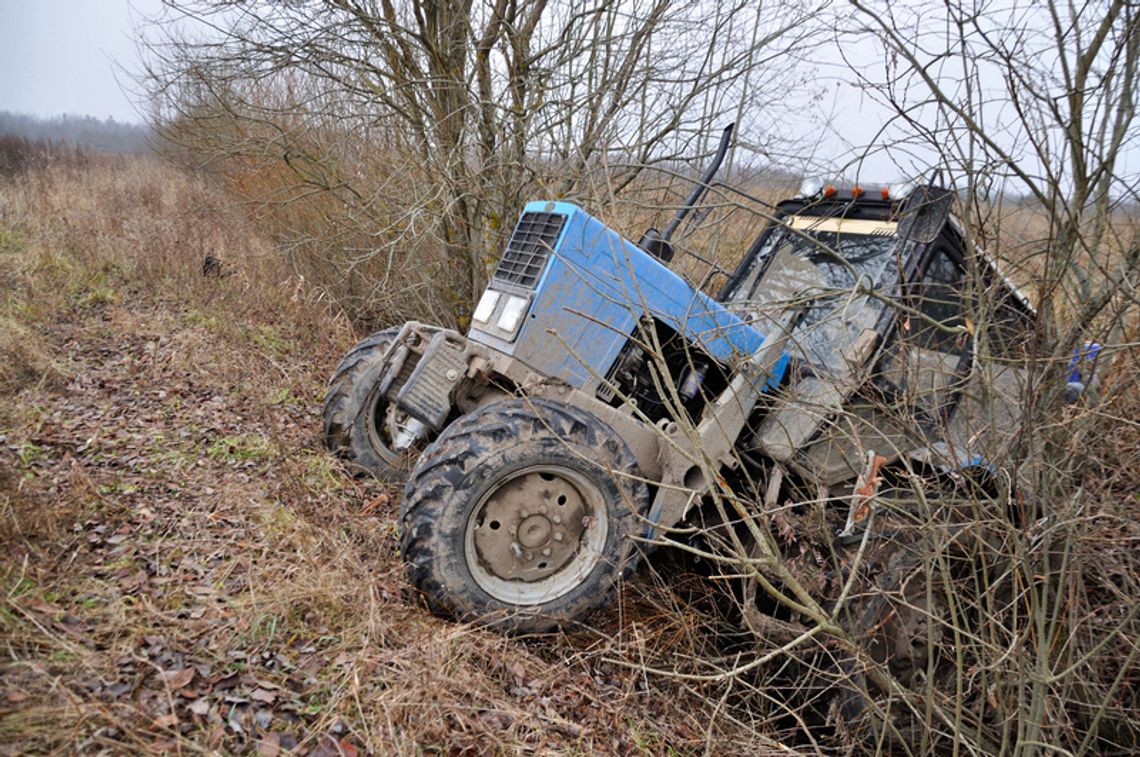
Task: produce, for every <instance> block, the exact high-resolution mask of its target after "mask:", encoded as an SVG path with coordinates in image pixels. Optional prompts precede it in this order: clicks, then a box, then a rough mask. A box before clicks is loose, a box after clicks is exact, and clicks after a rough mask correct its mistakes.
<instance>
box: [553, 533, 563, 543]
mask: <svg viewBox="0 0 1140 757" xmlns="http://www.w3.org/2000/svg"><path fill="white" fill-rule="evenodd" d="M554 541H562V532H561V531H559V532H558V533H556V534H555V535H554Z"/></svg>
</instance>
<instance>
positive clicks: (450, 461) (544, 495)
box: [400, 399, 649, 633]
mask: <svg viewBox="0 0 1140 757" xmlns="http://www.w3.org/2000/svg"><path fill="white" fill-rule="evenodd" d="M648 502H649V492H648V488H647V487H646V485H645V483H644V481H643V480H642V476H641V474H640V471H639V470H638V467H637V463H636V461H635V460H634V457H633V453H632V452H631V451H630V450H629V448H628V447H627V446H626V444H625V442H623V441H622V439H621V438H620V437H618V435H617V434H616V433H614V431H613V430H612V429H611V428H610V427H609V426H607V425H606V424H604V423H603V422H602V421H600V420H598V419H597V418H595V417H594V416H593V415H591V414H589V413H587V412H585V411H583V410H579V409H577V408H574V407H571V406H570V405H567V404H564V403H561V402H556V401H552V400H545V399H513V400H506V401H502V402H496V403H494V404H492V405H488V406H487V407H485V408H483V409H481V410H479V411H477V412H475V413H473V414H471V415H469V416H466V417H464V418H461V419H459V420H458V421H456V422H455V423H454V424H452V425H451V426H450V427H449V428H448V429H447V430H446V431H444V433H443V434H442V435H441V436H440V437H439V439H438V440H436V442H435V443H434V444H432V445H431V446H430V447H429V448H428V449H427V450H426V451H425V452H424V455H423V457H422V458H421V459H420V462H419V464H418V465H417V466H416V468H415V470H414V471H413V473H412V476H411V478H410V479H409V480H408V483H407V486H406V488H405V490H404V500H403V503H402V505H401V511H400V516H401V526H402V536H401V548H402V551H403V555H404V560H405V561H406V563H407V569H408V575H409V577H410V578H411V581H412V583H413V584H414V585H415V587H416V589H418V590H419V592H420V593H421V594H422V595H423V596H424V597H425V598H426V599H427V602H428V605H429V606H430V607H431V609H432V611H433V612H435V613H437V614H441V615H445V616H449V617H453V618H456V619H459V620H472V621H476V622H479V623H482V624H486V625H500V626H501V627H504V628H506V629H508V630H510V631H513V632H520V633H532V632H542V631H547V630H550V629H553V628H556V627H558V626H560V625H563V624H566V623H569V622H572V621H577V620H581V619H582V618H584V617H585V616H586V615H587V614H589V613H590V612H592V611H594V610H596V609H598V608H599V607H602V606H603V605H605V604H606V603H608V602H609V599H610V596H611V595H612V594H613V592H614V590H615V588H616V587H617V585H618V583H619V582H620V581H621V580H622V579H623V578H624V577H626V576H628V575H629V574H630V573H631V572H632V571H633V569H634V567H635V565H636V563H637V560H638V557H639V551H638V549H637V545H636V544H635V543H634V541H633V537H636V536H637V535H638V534H640V533H642V532H643V531H644V525H643V523H642V520H641V518H642V516H643V514H644V512H645V510H646V508H647V506H648Z"/></svg>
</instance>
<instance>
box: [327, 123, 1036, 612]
mask: <svg viewBox="0 0 1140 757" xmlns="http://www.w3.org/2000/svg"><path fill="white" fill-rule="evenodd" d="M731 128H732V127H731V126H730V127H729V128H728V129H726V130H725V133H724V136H723V139H722V141H721V144H720V150H719V151H718V153H717V155H716V157H715V159H714V161H713V163H712V165H711V166H710V167H709V169H708V170H707V171H706V172H705V174H704V176H702V177H701V179H700V181H699V182H698V184H697V186H696V187H695V188H694V190H693V192H692V194H691V195H690V197H689V198H688V200H687V201H686V203H685V205H684V206H683V207H682V208H681V209H680V210H679V211H678V212H677V214H676V216H675V217H674V218H673V219H672V221H671V222H670V224H669V225H668V226H667V227H666V228H665V229H664V230H663V231H661V232H657V231H655V230H650V231H648V232H646V233H645V234H643V235H642V236H641V237H640V239H639V240H638V241H637V242H634V241H631V240H630V239H629V238H627V237H625V236H623V235H622V234H621V233H619V232H618V231H615V230H614V229H612V228H610V227H608V226H607V225H606V224H605V223H604V222H603V221H602V220H600V219H599V218H597V217H595V216H593V215H591V214H590V213H589V212H588V211H586V210H585V209H583V208H581V207H578V206H577V205H574V204H571V203H568V202H558V201H551V202H545V201H538V202H531V203H529V204H527V205H526V207H525V208H524V210H523V212H522V215H521V217H520V218H519V220H518V224H517V225H516V226H515V229H514V232H513V234H512V235H511V237H510V241H509V243H508V244H507V246H506V250H505V251H504V252H503V255H502V258H501V260H500V261H499V263H498V266H497V268H496V269H495V271H494V273H493V274H492V276H491V278H490V282H489V284H488V285H487V288H486V290H485V291H484V292H483V293H482V296H481V297H480V298H479V301H478V304H477V305H476V307H475V310H474V313H473V314H472V320H471V327H470V329H469V331H468V333H467V334H461V333H458V332H456V331H453V330H450V329H445V328H440V327H437V326H432V325H428V324H424V323H418V322H408V323H405V324H404V325H403V326H401V327H399V328H392V329H387V330H384V331H380V332H377V333H375V334H373V335H372V336H370V337H368V338H367V339H365V340H364V341H362V342H361V343H360V344H359V345H357V346H356V347H355V348H354V349H353V350H351V351H350V352H349V353H348V354H347V355H346V357H345V358H344V359H343V361H342V363H341V364H340V366H339V367H338V368H337V371H336V373H335V374H334V376H333V379H332V381H331V385H330V389H329V393H328V398H327V400H326V403H325V407H324V417H325V435H326V440H327V443H328V446H329V447H330V448H331V449H332V450H334V451H336V452H337V453H338V454H340V455H341V456H342V457H344V458H345V459H346V460H347V461H349V462H350V463H351V464H354V465H356V466H358V467H359V468H361V469H363V470H366V471H369V472H370V473H372V474H374V475H377V476H379V477H381V478H384V479H388V480H401V479H403V480H406V486H405V489H404V496H403V502H402V506H401V510H400V525H401V529H402V536H401V547H402V551H403V556H404V559H405V561H406V564H407V570H408V574H409V576H410V578H411V581H412V583H413V584H414V585H415V587H416V589H418V590H419V592H420V593H421V594H422V595H423V596H424V597H425V598H426V600H427V602H428V604H429V606H430V607H431V608H432V610H433V611H435V612H437V613H439V614H443V615H446V616H449V617H453V618H457V619H464V620H474V621H477V622H482V623H487V624H497V623H501V624H502V625H503V626H504V627H506V628H508V629H510V630H513V631H516V632H536V631H544V630H548V629H551V628H554V627H557V626H559V625H563V624H566V623H569V622H573V621H576V620H579V619H581V618H583V617H584V616H586V615H587V614H588V613H590V612H591V611H593V610H595V609H597V608H599V607H601V606H603V605H605V604H606V603H607V602H608V601H609V599H610V598H611V596H612V595H613V592H614V590H615V587H616V586H617V585H618V584H619V582H620V581H621V580H622V579H623V577H625V576H628V575H629V574H630V573H631V571H633V569H634V568H635V566H636V564H637V562H638V561H639V560H640V559H641V558H642V557H643V556H644V555H646V554H649V553H650V552H652V550H653V548H654V546H655V545H657V544H660V543H662V542H663V541H665V540H667V539H668V538H669V536H670V534H676V533H678V532H680V531H681V530H683V529H682V527H683V526H687V525H690V524H692V523H694V521H695V519H700V518H706V517H707V507H705V505H706V504H707V503H708V502H709V501H710V500H713V499H716V498H721V499H722V500H723V499H725V498H728V499H730V500H731V502H732V504H733V507H734V508H737V511H738V512H739V508H740V507H742V506H744V507H753V508H768V507H776V506H777V505H778V504H779V503H782V502H784V501H786V497H785V496H784V495H783V494H782V493H781V492H784V491H788V490H790V489H791V488H793V487H796V488H798V489H799V490H800V491H807V492H811V496H810V497H809V499H810V500H811V502H812V508H813V512H816V511H822V512H823V513H825V515H824V517H825V518H826V519H828V521H827V522H828V523H829V525H828V526H827V527H826V528H815V529H811V533H813V534H822V535H821V536H819V537H818V538H820V539H827V540H831V541H832V542H833V543H839V544H844V543H850V542H851V540H852V539H854V540H858V539H859V538H860V534H861V533H863V529H864V526H865V523H866V521H867V515H868V512H869V511H870V510H871V509H872V505H873V504H874V500H875V498H876V497H877V496H878V482H879V481H881V480H882V474H881V472H882V471H884V470H888V469H889V468H890V467H891V466H906V467H907V469H908V470H913V469H914V468H915V466H922V467H923V469H932V470H933V469H938V470H942V471H949V472H950V473H954V472H956V471H961V470H967V469H970V468H971V467H974V468H978V467H982V468H984V467H985V466H986V465H987V462H986V453H987V450H990V449H994V448H995V447H1000V446H1001V445H1002V444H1003V441H1002V438H1001V435H1002V434H1003V433H1005V432H1007V431H1008V430H1009V429H1011V428H1013V426H1014V423H1013V420H1014V416H1013V413H1014V410H1015V408H1016V398H1017V397H1019V396H1020V389H1021V385H1022V382H1024V380H1025V372H1024V370H1022V363H1021V362H1020V361H1022V360H1023V359H1024V354H1025V344H1026V340H1027V339H1028V338H1029V335H1030V334H1031V331H1032V324H1033V321H1034V312H1033V310H1032V308H1031V307H1030V305H1029V304H1028V302H1027V301H1026V299H1025V298H1024V297H1022V296H1021V295H1020V294H1019V293H1018V291H1017V290H1016V289H1015V288H1014V287H1013V286H1012V285H1011V284H1010V283H1009V281H1008V280H1007V279H1005V278H1004V277H1003V276H1002V275H1001V274H1000V273H999V271H998V269H997V268H996V267H995V266H994V265H993V263H992V261H991V260H990V259H989V258H988V257H987V256H986V255H985V254H984V253H983V252H981V251H980V250H978V249H975V248H972V247H969V246H968V245H967V244H966V241H965V235H964V232H963V230H962V228H961V226H960V224H959V223H958V221H957V220H956V218H955V216H954V214H953V199H954V196H953V194H952V193H950V192H948V191H946V190H943V189H939V188H937V187H934V186H917V185H916V186H914V187H912V188H910V189H900V190H894V189H877V190H874V191H870V190H864V189H862V188H859V187H850V188H847V189H837V188H836V187H833V186H826V187H825V186H822V185H820V184H818V183H816V184H813V183H812V182H805V186H804V187H803V189H802V190H801V193H800V195H799V196H798V197H795V198H794V199H790V200H787V201H785V202H781V203H780V204H779V205H778V206H776V207H775V208H774V210H773V211H772V221H771V223H770V224H769V225H768V227H767V228H766V229H765V230H764V231H763V232H762V233H761V234H760V236H759V237H758V238H757V239H756V241H755V242H754V243H753V244H752V245H751V247H750V249H748V251H747V253H746V254H745V255H744V256H743V258H742V259H741V261H740V263H739V265H738V266H737V268H736V269H735V271H733V272H732V273H731V275H730V276H729V277H728V280H727V283H726V284H725V285H724V286H723V288H721V289H720V291H719V292H716V293H707V292H702V291H700V290H699V289H698V288H697V287H694V286H693V285H691V284H690V283H689V282H687V281H686V280H685V278H683V277H682V276H681V275H678V273H676V272H674V271H673V270H671V269H670V267H669V263H670V261H671V259H672V257H673V250H674V247H673V244H672V243H671V238H672V236H673V232H674V231H675V230H676V229H677V228H678V226H679V225H680V224H681V222H682V221H683V220H684V218H685V217H686V214H687V213H688V212H689V211H690V210H691V209H692V208H693V207H694V206H696V205H697V204H698V202H699V201H700V200H701V198H702V196H703V194H704V193H705V192H706V191H707V189H708V188H709V186H710V182H711V181H712V178H713V175H714V174H715V172H716V170H717V168H718V167H719V164H720V162H721V160H722V158H723V156H724V154H725V152H726V150H727V147H728V145H729V140H730V135H731ZM724 191H730V190H729V189H728V188H725V190H724ZM968 276H972V277H981V278H982V279H983V281H982V282H981V285H980V288H981V289H983V290H985V291H987V292H989V293H990V294H991V295H992V296H990V297H989V298H988V299H989V304H988V305H987V307H988V308H990V316H991V317H990V318H989V322H992V323H994V324H997V325H996V326H994V327H991V328H988V329H987V330H986V331H985V333H986V337H985V348H984V350H978V349H975V345H976V341H977V337H978V333H977V331H978V330H977V329H976V328H975V320H977V315H976V313H977V310H978V307H979V306H977V305H976V304H975V303H973V302H972V301H971V299H970V297H969V296H968V294H967V292H968V290H970V289H971V287H969V286H967V277H968ZM978 288H979V287H973V289H978ZM983 353H984V359H983ZM983 382H984V386H985V387H987V388H988V390H987V391H984V392H983V391H980V390H979V391H975V388H977V387H980V386H982V383H983ZM994 387H997V391H993V388H994ZM1003 397H1005V398H1008V401H1006V400H1004V399H1002V398H1003ZM995 398H997V399H995ZM703 527H707V523H703ZM690 530H691V529H690ZM697 530H700V529H697ZM799 538H800V540H807V539H809V535H808V533H807V530H805V533H804V534H803V535H801V536H800V537H799ZM845 540H846V541H845ZM832 546H833V545H832Z"/></svg>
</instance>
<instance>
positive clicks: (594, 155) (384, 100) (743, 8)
mask: <svg viewBox="0 0 1140 757" xmlns="http://www.w3.org/2000/svg"><path fill="white" fill-rule="evenodd" d="M167 7H168V13H167V14H166V16H165V17H164V18H163V19H161V20H159V21H156V22H155V24H154V25H153V26H152V27H150V31H149V32H148V38H147V39H148V42H147V44H148V49H149V53H150V69H149V75H148V78H147V80H146V84H147V87H148V89H149V93H150V95H151V97H152V98H153V99H154V102H155V104H156V108H157V110H156V116H157V118H158V120H159V121H160V122H162V123H164V124H167V125H168V127H169V126H171V125H175V126H177V127H178V128H177V129H171V128H168V130H167V132H168V134H170V135H171V136H172V137H173V138H174V139H176V140H181V141H188V140H194V151H195V153H196V154H199V155H201V154H202V153H203V152H205V153H206V154H207V155H209V156H212V157H214V158H216V159H222V158H224V157H232V156H234V155H242V156H246V157H248V158H250V159H252V160H254V161H257V162H259V164H260V165H263V166H264V165H266V164H268V163H275V164H283V166H282V169H281V170H285V171H287V172H290V173H292V174H293V176H294V184H295V189H296V191H293V192H288V193H286V196H287V198H288V199H289V200H290V201H295V200H296V198H297V196H298V195H304V196H307V195H308V193H311V192H318V193H324V194H327V195H329V196H331V197H332V198H334V199H333V202H335V203H337V204H341V205H343V206H344V207H345V208H346V209H347V210H346V213H347V214H349V215H351V216H353V217H355V218H357V219H359V220H362V221H363V223H364V225H365V227H366V228H367V229H368V230H369V232H370V233H369V234H367V235H366V237H370V240H369V241H370V242H371V243H370V244H360V243H358V244H357V245H356V246H357V247H359V249H356V250H354V251H353V254H352V256H351V258H350V259H351V260H356V261H359V260H362V259H371V258H372V257H373V256H374V255H376V254H381V255H388V254H389V252H390V251H391V250H392V249H393V248H398V247H399V246H400V244H401V243H402V242H404V240H405V238H406V235H407V234H409V233H412V234H416V235H422V233H423V231H425V228H424V224H425V223H427V224H430V230H431V231H432V232H433V233H434V235H435V237H436V238H437V240H438V243H439V244H441V245H443V246H444V247H445V248H446V250H447V260H448V261H450V267H451V269H452V272H449V273H447V274H446V275H445V278H446V279H447V280H448V282H449V283H450V284H451V285H452V286H453V287H455V288H456V289H458V290H459V291H458V294H459V296H458V300H457V301H456V302H454V303H452V305H453V306H455V309H456V310H457V311H458V312H465V310H466V308H467V306H468V305H469V303H470V301H471V297H472V295H473V294H474V293H476V292H477V291H478V290H479V289H480V288H481V286H482V282H483V279H484V277H485V275H486V269H487V266H488V264H489V263H490V262H491V261H492V260H493V258H494V256H495V254H496V253H497V251H498V248H499V244H500V242H501V241H502V239H503V235H504V234H505V233H506V232H507V231H509V228H510V226H511V224H512V222H513V219H514V217H515V216H516V215H517V213H518V210H519V208H520V206H521V204H522V203H523V202H525V201H526V200H527V199H530V198H532V197H541V196H546V197H552V196H553V197H565V196H575V195H581V194H582V193H585V192H589V191H591V187H594V186H598V185H599V184H604V185H606V189H607V191H611V190H613V189H620V188H621V187H623V186H626V185H628V184H629V183H630V182H631V181H633V180H634V179H635V178H636V177H637V175H638V174H639V172H640V171H641V170H642V169H643V168H644V167H645V166H647V165H651V164H654V163H661V162H672V161H677V160H678V159H680V158H682V157H684V158H692V157H700V156H699V153H700V152H701V151H702V150H701V148H703V147H704V140H705V138H706V133H707V132H708V131H710V130H711V125H713V124H715V123H717V122H719V121H723V120H733V119H738V120H742V121H746V122H747V124H748V128H745V129H744V132H745V133H746V134H747V135H750V142H751V144H753V145H756V146H758V147H761V148H762V146H763V144H764V143H765V141H766V139H768V138H769V137H770V127H771V126H772V124H775V123H777V122H778V119H776V118H775V117H774V116H775V112H774V109H775V108H776V106H777V104H778V103H779V101H781V100H785V101H788V100H791V99H794V98H793V94H794V93H789V91H788V88H789V86H790V84H791V83H792V82H793V81H794V79H793V72H794V70H795V69H794V66H793V59H792V58H791V57H789V56H790V55H791V54H792V53H794V52H796V51H799V50H800V49H802V47H803V46H804V45H805V43H806V42H807V41H808V39H809V37H810V34H811V31H810V27H809V26H808V25H806V24H805V22H806V21H807V20H808V19H809V18H810V16H811V14H812V12H813V10H814V9H813V7H812V4H811V2H805V3H794V4H791V5H789V4H781V5H780V6H779V7H778V8H777V7H775V6H772V7H769V6H767V5H764V4H756V3H745V2H741V1H740V0H718V1H717V2H714V3H704V2H683V3H676V2H665V0H632V1H631V2H615V3H603V4H596V3H586V2H569V3H547V2H546V1H545V0H528V1H523V2H518V1H517V0H510V1H508V0H482V2H473V1H472V0H448V1H447V2H438V3H434V2H433V3H427V2H418V1H416V2H392V0H328V1H327V2H308V3H301V4H298V3H275V2H263V3H253V4H246V5H242V6H240V7H234V6H231V5H229V4H215V3H207V2H197V1H196V0H175V1H172V2H169V3H168V4H167ZM334 133H335V135H336V136H333V135H334ZM354 142H355V143H356V144H353V143H354ZM369 151H373V152H374V155H373V156H371V161H370V160H369V158H370V156H369V155H368V152H369ZM377 161H382V165H381V166H376V165H375V164H376V162H377ZM370 164H371V167H363V166H369V165H370ZM597 171H601V172H603V173H605V174H606V175H607V181H603V182H598V181H597V178H598V176H591V172H597ZM607 182H608V183H607ZM302 187H303V189H301V188H302ZM256 199H258V200H260V201H272V200H274V199H277V200H282V199H284V198H280V197H279V198H270V197H257V198H256ZM413 228H414V232H413V231H412V229H413ZM400 255H401V253H396V258H394V260H397V259H399V257H400ZM456 272H458V273H461V276H459V275H456Z"/></svg>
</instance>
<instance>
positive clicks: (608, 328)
mask: <svg viewBox="0 0 1140 757" xmlns="http://www.w3.org/2000/svg"><path fill="white" fill-rule="evenodd" d="M524 212H537V213H542V212H546V213H550V212H554V213H562V214H564V215H566V216H567V221H566V224H565V225H564V228H563V231H562V235H561V239H560V241H559V243H558V245H557V247H556V248H555V252H554V255H553V256H552V259H551V261H550V263H549V264H548V265H547V268H546V270H545V272H544V273H543V275H542V277H541V279H540V280H539V282H538V287H537V291H536V292H535V295H534V300H533V302H532V304H531V308H530V312H529V314H528V315H527V318H526V322H525V324H524V325H523V327H522V329H521V330H520V332H519V335H518V337H517V338H516V340H515V342H514V344H513V345H508V344H506V343H504V342H502V341H501V340H497V339H493V338H487V336H486V335H483V334H480V335H478V340H479V341H481V342H484V343H487V344H490V345H491V346H493V347H496V348H498V349H500V350H502V351H503V352H508V353H511V354H513V355H514V356H515V357H516V358H518V359H519V360H522V361H523V362H524V363H526V364H528V365H530V366H532V367H533V368H535V369H538V370H541V371H542V372H543V373H545V374H547V375H551V376H557V377H558V378H561V379H562V380H564V381H566V382H567V383H569V384H571V385H573V386H581V385H582V384H584V383H586V382H587V381H589V380H590V379H591V378H595V379H598V378H601V377H603V376H604V375H605V374H606V372H607V371H608V370H609V368H610V366H611V365H612V364H613V362H614V360H615V359H616V358H617V356H618V353H619V352H620V351H621V348H622V346H623V345H624V344H625V342H626V338H627V335H628V334H629V333H630V332H631V331H632V330H633V328H634V325H635V324H636V322H637V319H638V318H639V317H640V316H641V315H642V314H643V313H648V314H649V315H651V316H653V317H654V318H657V319H659V320H661V321H662V322H663V323H666V324H668V325H669V326H670V327H672V328H673V329H674V330H676V331H677V332H678V333H681V334H683V335H685V336H686V337H687V338H688V339H689V340H691V341H693V342H696V343H698V344H699V345H700V346H701V347H702V349H704V350H705V351H706V352H708V353H709V354H710V355H712V356H714V357H715V358H717V359H718V360H720V361H722V362H729V361H731V360H732V359H733V358H734V357H738V356H740V355H744V354H751V353H753V352H755V351H756V350H757V349H758V348H759V347H760V345H761V343H762V342H763V341H764V336H763V335H762V334H760V333H759V332H758V331H757V330H756V329H754V328H752V326H750V325H749V324H747V323H745V322H744V321H742V320H741V319H740V318H739V317H737V316H736V315H734V314H733V313H730V312H729V311H728V310H726V309H725V308H724V307H722V306H721V305H720V304H719V303H717V302H716V301H715V300H713V299H712V298H710V297H708V296H706V295H705V294H703V293H701V292H699V291H696V290H695V289H693V288H692V287H691V286H689V284H688V283H686V282H685V281H684V279H682V278H681V277H680V276H678V275H677V274H675V273H673V272H672V271H670V270H669V269H668V268H667V267H666V266H664V265H662V264H661V263H660V262H659V261H658V260H657V259H656V258H654V257H653V256H651V255H649V254H648V253H646V252H645V251H644V250H642V249H640V248H639V247H637V246H636V245H634V244H633V243H632V242H629V241H628V240H626V239H624V238H622V236H621V235H619V234H618V233H617V232H615V231H613V230H611V229H609V228H607V227H606V226H605V224H603V223H602V222H601V221H599V220H598V219H596V218H594V217H593V216H591V215H590V214H589V213H587V212H585V211H584V210H582V209H581V208H579V207H577V206H576V205H572V204H570V203H564V202H556V203H547V202H541V201H540V202H532V203H529V204H528V205H527V206H526V208H525V210H524ZM787 362H788V358H787V356H785V357H784V358H782V359H781V360H780V361H779V363H778V364H777V366H776V369H775V376H773V378H772V379H771V380H772V381H774V382H778V381H779V380H780V379H781V378H782V376H783V372H784V369H785V368H786V366H787Z"/></svg>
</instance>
